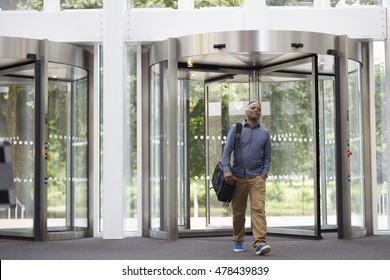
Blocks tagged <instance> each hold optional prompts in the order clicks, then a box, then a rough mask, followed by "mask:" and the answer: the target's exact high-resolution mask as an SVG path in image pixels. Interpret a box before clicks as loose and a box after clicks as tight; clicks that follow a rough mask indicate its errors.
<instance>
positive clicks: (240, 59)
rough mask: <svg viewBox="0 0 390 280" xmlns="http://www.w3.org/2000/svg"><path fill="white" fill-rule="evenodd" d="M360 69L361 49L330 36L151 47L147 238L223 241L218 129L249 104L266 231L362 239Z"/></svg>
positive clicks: (282, 34)
mask: <svg viewBox="0 0 390 280" xmlns="http://www.w3.org/2000/svg"><path fill="white" fill-rule="evenodd" d="M361 72H362V50H361V44H360V43H359V42H357V41H354V40H350V39H348V38H346V37H342V36H333V35H326V34H318V33H307V32H287V31H237V32H221V33H212V34H201V35H194V36H186V37H181V38H177V39H169V40H167V41H164V42H158V43H156V44H154V45H152V47H151V49H150V63H149V77H150V79H149V80H150V84H149V88H150V91H149V92H150V95H149V98H150V104H151V108H150V110H149V112H150V114H149V116H148V117H149V120H150V125H149V129H150V130H149V134H150V143H149V153H150V156H149V166H150V181H149V182H148V183H147V184H149V192H150V201H149V202H150V204H149V211H150V229H149V230H150V236H152V237H155V238H163V239H176V238H178V237H181V236H183V237H184V236H193V235H207V236H212V235H221V234H230V233H231V230H232V220H231V208H230V206H229V205H226V204H223V203H221V202H218V201H217V199H216V197H215V194H214V193H213V190H212V189H211V188H210V186H211V182H210V181H211V177H212V172H213V168H214V166H215V164H216V163H217V162H218V161H219V160H220V159H221V156H222V151H223V145H224V141H225V139H226V135H227V132H228V130H229V128H230V126H231V125H232V124H234V123H236V122H238V121H240V122H241V121H243V119H244V118H245V106H246V104H247V103H248V102H249V101H250V100H253V99H257V100H259V101H260V102H261V103H262V111H263V113H262V118H261V124H262V125H263V126H265V127H266V128H267V129H268V130H269V131H270V134H271V143H272V149H273V152H272V154H273V160H272V163H271V170H270V173H269V177H268V179H267V198H266V214H267V221H268V232H269V233H277V234H288V235H296V236H304V237H310V238H321V231H323V230H335V231H336V230H337V231H338V233H339V237H340V238H351V237H353V236H361V235H364V234H365V230H366V224H365V223H366V222H365V205H364V201H365V200H364V196H365V191H364V181H363V177H364V173H363V170H364V168H363V152H362V150H363V137H362V135H363V130H362V121H361V120H362V113H361V111H362V108H361V107H362V105H361V98H362V94H363V93H362V88H361ZM250 227H251V221H250V207H248V209H247V219H246V228H247V231H248V232H250Z"/></svg>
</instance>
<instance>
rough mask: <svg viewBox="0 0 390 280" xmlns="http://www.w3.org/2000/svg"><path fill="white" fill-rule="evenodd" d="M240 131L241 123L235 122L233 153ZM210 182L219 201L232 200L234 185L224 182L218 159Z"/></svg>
mask: <svg viewBox="0 0 390 280" xmlns="http://www.w3.org/2000/svg"><path fill="white" fill-rule="evenodd" d="M241 131H242V123H237V124H236V134H235V135H234V153H235V152H236V147H237V146H238V143H239V141H240V137H241ZM211 183H212V184H213V186H212V188H213V189H214V191H215V194H216V195H217V198H218V200H219V201H222V202H227V203H229V202H230V201H232V197H233V194H234V185H230V184H228V183H226V182H225V178H224V176H223V169H222V164H221V162H220V161H219V162H218V163H217V165H216V166H215V168H214V174H213V178H212V179H211Z"/></svg>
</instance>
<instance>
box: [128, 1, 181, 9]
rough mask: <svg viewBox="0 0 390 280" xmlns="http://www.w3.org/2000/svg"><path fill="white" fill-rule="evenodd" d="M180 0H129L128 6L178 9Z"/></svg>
mask: <svg viewBox="0 0 390 280" xmlns="http://www.w3.org/2000/svg"><path fill="white" fill-rule="evenodd" d="M177 4H178V0H171V1H150V0H127V8H128V9H131V8H172V9H177Z"/></svg>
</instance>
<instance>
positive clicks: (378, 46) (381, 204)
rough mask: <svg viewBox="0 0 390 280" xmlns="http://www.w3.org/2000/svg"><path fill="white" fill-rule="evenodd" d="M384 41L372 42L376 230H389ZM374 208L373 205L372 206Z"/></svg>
mask: <svg viewBox="0 0 390 280" xmlns="http://www.w3.org/2000/svg"><path fill="white" fill-rule="evenodd" d="M384 54H385V49H384V42H374V63H375V127H376V133H375V134H376V166H377V178H376V184H377V191H376V195H377V197H378V199H377V209H378V230H387V231H388V230H389V222H388V221H389V208H388V203H389V176H388V171H387V170H388V161H387V153H388V151H387V118H386V114H387V112H386V111H387V110H386V107H387V104H386V96H385V55H384ZM374 209H375V207H374Z"/></svg>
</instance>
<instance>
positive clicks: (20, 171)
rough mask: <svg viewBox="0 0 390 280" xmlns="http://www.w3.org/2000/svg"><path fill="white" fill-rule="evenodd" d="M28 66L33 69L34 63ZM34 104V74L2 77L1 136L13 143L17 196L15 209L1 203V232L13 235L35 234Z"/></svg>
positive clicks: (0, 88)
mask: <svg viewBox="0 0 390 280" xmlns="http://www.w3.org/2000/svg"><path fill="white" fill-rule="evenodd" d="M29 69H30V70H33V69H34V66H33V65H32V66H30V67H29ZM13 74H17V72H15V73H13ZM34 103H35V86H34V79H33V78H32V77H26V78H14V77H12V76H0V138H3V139H6V140H8V141H9V142H10V143H11V144H12V145H11V149H12V157H13V158H12V160H13V165H14V176H15V177H14V182H15V190H16V199H17V205H16V208H14V209H11V208H9V207H7V206H4V205H1V206H0V233H3V232H4V230H5V232H8V233H12V234H13V235H17V233H21V234H22V235H24V236H31V237H32V236H33V216H34V119H35V118H34V114H35V104H34Z"/></svg>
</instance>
